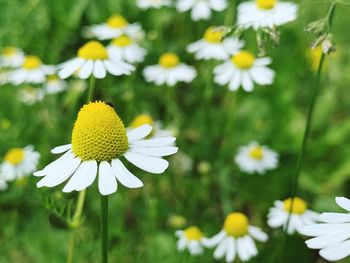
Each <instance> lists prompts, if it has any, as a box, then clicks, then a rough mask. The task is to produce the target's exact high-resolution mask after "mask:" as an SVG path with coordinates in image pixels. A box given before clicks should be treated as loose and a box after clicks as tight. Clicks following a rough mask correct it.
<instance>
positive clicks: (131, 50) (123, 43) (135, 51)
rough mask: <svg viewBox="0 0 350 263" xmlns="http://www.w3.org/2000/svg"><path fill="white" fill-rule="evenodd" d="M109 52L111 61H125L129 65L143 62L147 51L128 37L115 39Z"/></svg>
mask: <svg viewBox="0 0 350 263" xmlns="http://www.w3.org/2000/svg"><path fill="white" fill-rule="evenodd" d="M107 50H108V53H109V56H110V58H111V60H117V61H120V60H123V61H126V62H129V63H138V62H142V61H144V59H145V55H146V50H145V49H144V48H142V47H140V46H139V45H138V44H137V43H136V42H134V40H133V39H132V38H131V37H128V36H126V35H122V36H120V37H117V38H115V39H113V40H112V41H111V43H110V44H109V45H108V47H107Z"/></svg>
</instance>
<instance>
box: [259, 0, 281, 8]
mask: <svg viewBox="0 0 350 263" xmlns="http://www.w3.org/2000/svg"><path fill="white" fill-rule="evenodd" d="M276 4H277V0H256V5H257V7H258V8H260V9H272V8H274V7H275V6H276Z"/></svg>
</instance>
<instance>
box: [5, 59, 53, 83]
mask: <svg viewBox="0 0 350 263" xmlns="http://www.w3.org/2000/svg"><path fill="white" fill-rule="evenodd" d="M54 71H55V69H54V67H53V66H48V65H44V64H43V63H42V61H41V59H40V58H39V57H37V56H26V57H24V60H23V63H22V65H21V66H20V67H19V68H17V69H15V70H14V71H13V72H12V73H11V74H10V76H9V81H10V82H11V83H12V84H14V85H19V84H22V83H31V84H39V83H44V82H45V81H46V77H47V75H50V74H53V73H54Z"/></svg>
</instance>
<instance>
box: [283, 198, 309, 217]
mask: <svg viewBox="0 0 350 263" xmlns="http://www.w3.org/2000/svg"><path fill="white" fill-rule="evenodd" d="M291 205H292V199H291V198H288V199H286V200H284V202H283V207H284V210H285V211H286V212H288V213H289V211H290V207H291ZM306 209H307V203H306V202H305V201H304V200H303V199H301V198H299V197H294V201H293V209H292V214H298V215H301V214H303V213H304V212H305V211H306Z"/></svg>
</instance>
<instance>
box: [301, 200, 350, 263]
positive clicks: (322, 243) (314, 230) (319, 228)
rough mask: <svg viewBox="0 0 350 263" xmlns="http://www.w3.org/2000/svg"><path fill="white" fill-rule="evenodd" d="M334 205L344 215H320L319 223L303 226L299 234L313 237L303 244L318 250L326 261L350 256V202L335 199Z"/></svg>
mask: <svg viewBox="0 0 350 263" xmlns="http://www.w3.org/2000/svg"><path fill="white" fill-rule="evenodd" d="M335 201H336V203H337V204H338V205H339V206H340V207H341V208H343V209H345V210H346V211H347V212H346V213H322V214H321V215H320V217H319V218H318V220H319V221H321V223H319V224H312V225H308V226H305V227H303V228H302V229H301V234H303V235H306V236H313V237H314V238H312V239H309V240H307V241H306V242H305V243H306V245H307V246H308V247H309V248H311V249H320V255H321V257H323V258H325V259H326V260H328V261H337V260H341V259H343V258H345V257H348V256H349V255H350V213H349V212H350V200H349V199H348V198H346V197H336V198H335Z"/></svg>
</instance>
